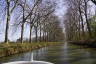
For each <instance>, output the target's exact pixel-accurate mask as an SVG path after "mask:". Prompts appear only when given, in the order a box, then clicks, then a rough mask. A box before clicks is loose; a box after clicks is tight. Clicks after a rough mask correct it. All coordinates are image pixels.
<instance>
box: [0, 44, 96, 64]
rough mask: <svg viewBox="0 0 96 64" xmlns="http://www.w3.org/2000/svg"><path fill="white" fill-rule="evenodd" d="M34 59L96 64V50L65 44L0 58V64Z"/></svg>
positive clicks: (61, 63) (66, 63)
mask: <svg viewBox="0 0 96 64" xmlns="http://www.w3.org/2000/svg"><path fill="white" fill-rule="evenodd" d="M32 53H33V54H32ZM32 55H33V56H32ZM32 57H33V59H34V60H38V61H47V62H52V63H54V64H96V49H92V48H82V47H80V46H76V45H71V44H67V43H65V44H61V45H57V46H51V47H45V48H41V49H39V50H34V51H33V52H28V53H23V54H18V55H13V56H10V57H4V58H0V62H1V63H2V62H10V61H31V60H32Z"/></svg>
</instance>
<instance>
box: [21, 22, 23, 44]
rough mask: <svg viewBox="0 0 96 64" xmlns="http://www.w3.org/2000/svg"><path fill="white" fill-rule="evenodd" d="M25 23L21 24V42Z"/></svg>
mask: <svg viewBox="0 0 96 64" xmlns="http://www.w3.org/2000/svg"><path fill="white" fill-rule="evenodd" d="M23 33H24V23H23V24H22V25H21V43H23Z"/></svg>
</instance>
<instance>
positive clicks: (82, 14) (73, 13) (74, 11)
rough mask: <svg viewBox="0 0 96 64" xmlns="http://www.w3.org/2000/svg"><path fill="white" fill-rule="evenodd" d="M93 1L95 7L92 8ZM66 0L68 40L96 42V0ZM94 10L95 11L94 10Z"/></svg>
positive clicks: (65, 22)
mask: <svg viewBox="0 0 96 64" xmlns="http://www.w3.org/2000/svg"><path fill="white" fill-rule="evenodd" d="M92 1H93V4H94V9H93V10H92V5H90V4H92ZM92 1H90V0H66V2H67V3H68V10H67V13H66V15H65V17H64V18H66V19H65V20H64V24H65V31H66V37H67V40H68V41H77V42H78V41H85V42H86V41H89V40H92V41H95V42H96V5H95V4H96V1H95V0H92ZM92 11H94V12H92Z"/></svg>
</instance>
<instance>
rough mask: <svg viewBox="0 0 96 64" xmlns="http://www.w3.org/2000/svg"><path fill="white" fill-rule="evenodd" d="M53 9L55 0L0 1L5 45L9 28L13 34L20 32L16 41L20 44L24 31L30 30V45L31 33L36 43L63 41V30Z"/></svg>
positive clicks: (30, 40) (0, 15) (0, 17)
mask: <svg viewBox="0 0 96 64" xmlns="http://www.w3.org/2000/svg"><path fill="white" fill-rule="evenodd" d="M55 8H56V3H55V0H0V19H1V23H2V22H5V21H6V22H5V23H6V25H5V26H6V27H5V43H8V41H9V38H8V36H9V33H10V28H13V30H12V32H13V33H15V32H16V31H17V32H18V31H21V36H20V38H19V39H18V41H20V42H21V43H23V41H24V35H25V33H24V31H26V29H30V30H29V33H30V35H29V38H28V41H29V42H30V43H31V42H32V33H33V31H34V33H35V37H34V38H33V40H34V41H36V42H41V41H61V40H63V39H64V37H63V36H64V34H63V30H62V28H61V27H60V22H59V20H58V17H57V16H56V15H55V14H54V12H55ZM11 21H12V22H11ZM26 26H28V27H26ZM17 32H16V33H17Z"/></svg>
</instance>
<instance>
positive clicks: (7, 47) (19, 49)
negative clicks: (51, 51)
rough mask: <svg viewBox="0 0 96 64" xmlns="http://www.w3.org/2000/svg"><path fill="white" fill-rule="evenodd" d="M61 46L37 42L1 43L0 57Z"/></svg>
mask: <svg viewBox="0 0 96 64" xmlns="http://www.w3.org/2000/svg"><path fill="white" fill-rule="evenodd" d="M58 44H62V43H60V42H39V43H23V44H22V43H9V44H6V43H1V44H0V57H5V56H9V55H13V54H18V53H23V52H29V51H32V50H35V49H39V48H42V47H47V46H53V45H58Z"/></svg>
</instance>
